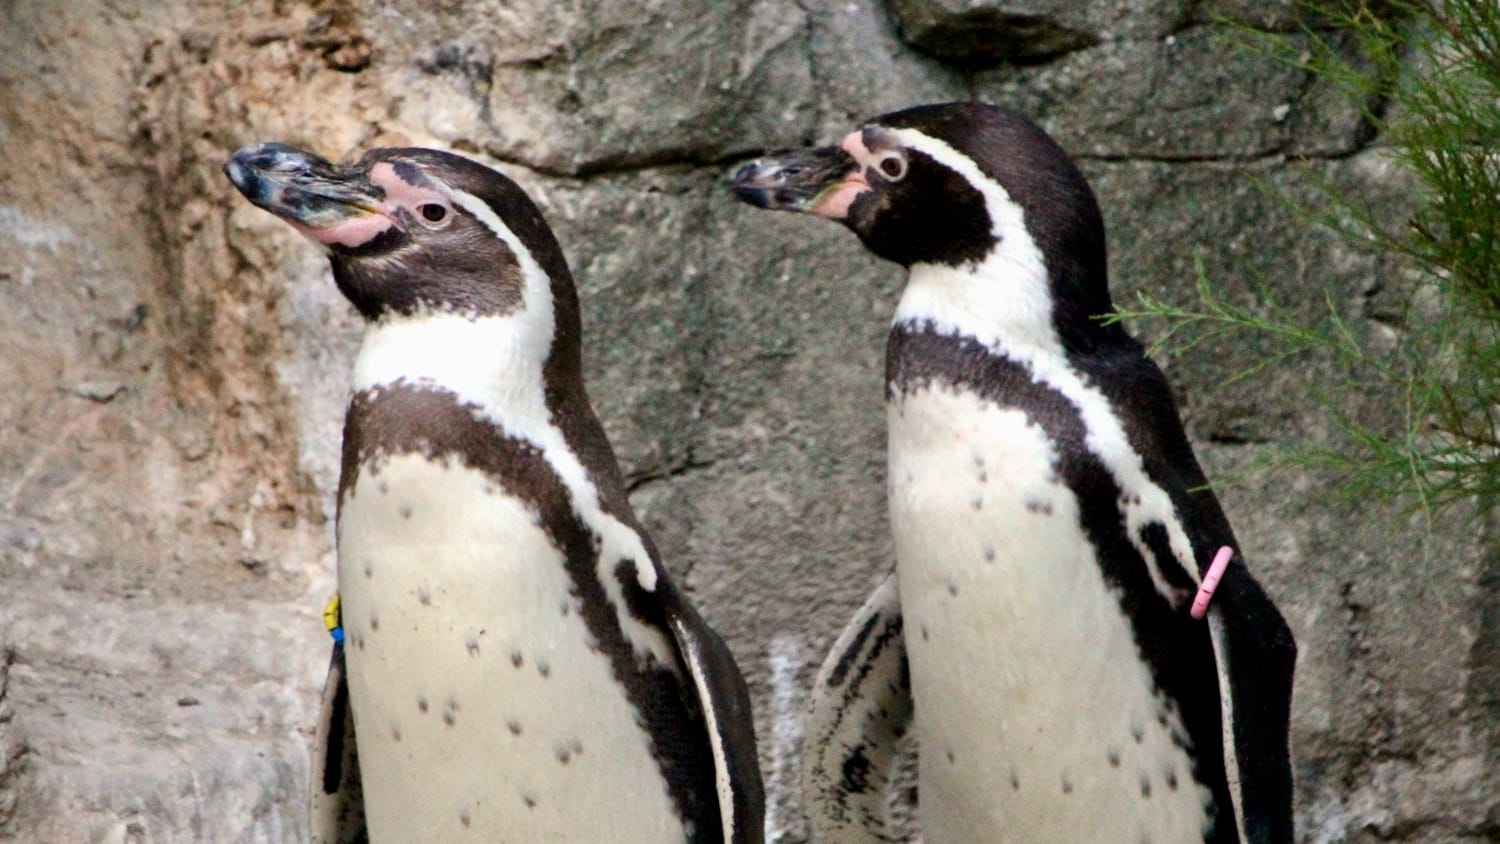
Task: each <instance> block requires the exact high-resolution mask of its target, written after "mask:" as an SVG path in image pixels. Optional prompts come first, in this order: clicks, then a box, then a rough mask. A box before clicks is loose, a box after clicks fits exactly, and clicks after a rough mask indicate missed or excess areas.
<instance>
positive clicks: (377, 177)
mask: <svg viewBox="0 0 1500 844" xmlns="http://www.w3.org/2000/svg"><path fill="white" fill-rule="evenodd" d="M370 181H371V182H372V183H373V184H375V185H377V186H379V187H380V188H381V189H382V190H384V191H385V199H384V201H381V202H378V203H377V204H376V206H375V208H373V209H370V210H368V211H365V212H364V213H361V214H359V215H357V216H354V217H350V218H348V219H345V220H339V221H338V222H336V223H334V224H332V225H328V226H321V227H316V228H314V227H312V226H308V225H304V224H301V223H298V222H296V221H292V225H294V226H296V227H297V229H298V230H299V231H301V232H302V233H303V234H305V235H307V236H308V237H309V238H311V239H313V240H315V241H317V242H318V243H322V244H324V245H326V246H335V245H337V246H343V247H347V248H350V249H353V248H356V247H359V246H362V245H364V244H366V243H369V242H370V241H372V240H374V239H375V238H376V237H379V236H380V235H381V234H383V233H384V232H386V231H387V230H389V229H390V228H392V227H394V226H397V225H400V224H399V222H398V221H397V215H396V210H397V209H398V208H405V209H407V211H409V212H410V213H411V214H413V215H415V214H416V213H417V209H418V208H419V207H421V206H422V205H426V204H429V203H433V204H438V205H442V206H444V207H446V206H448V205H449V204H450V203H449V200H448V197H446V196H445V195H443V194H442V193H440V192H438V191H436V190H433V189H432V188H429V187H424V186H422V185H414V184H412V183H411V182H408V181H406V180H405V179H403V178H401V177H400V176H399V175H397V173H396V168H394V167H392V166H391V165H390V164H387V163H385V162H381V163H379V164H376V165H375V166H374V167H371V168H370Z"/></svg>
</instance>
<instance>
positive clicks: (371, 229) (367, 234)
mask: <svg viewBox="0 0 1500 844" xmlns="http://www.w3.org/2000/svg"><path fill="white" fill-rule="evenodd" d="M289 222H291V224H292V226H293V227H294V228H295V229H297V231H300V232H302V233H303V234H304V235H307V237H309V238H311V239H312V240H315V241H317V242H318V243H321V244H323V245H324V246H344V247H347V248H349V249H354V248H356V247H359V246H363V245H364V244H366V243H369V242H370V241H372V240H374V239H375V238H376V237H378V236H380V234H381V233H383V232H385V231H386V230H387V229H390V228H392V227H393V226H395V225H396V221H395V219H394V218H392V217H390V216H389V215H388V214H387V213H386V212H385V211H366V212H364V213H362V214H360V215H359V216H358V217H350V218H349V219H347V220H340V221H339V222H337V223H334V224H333V225H331V226H323V227H321V228H313V227H312V226H306V225H303V224H302V223H298V222H296V221H289Z"/></svg>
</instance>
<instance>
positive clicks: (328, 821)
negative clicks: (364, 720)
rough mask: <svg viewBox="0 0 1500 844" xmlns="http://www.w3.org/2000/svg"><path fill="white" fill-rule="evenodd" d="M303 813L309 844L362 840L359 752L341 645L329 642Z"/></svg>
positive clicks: (359, 843)
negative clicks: (330, 650)
mask: <svg viewBox="0 0 1500 844" xmlns="http://www.w3.org/2000/svg"><path fill="white" fill-rule="evenodd" d="M311 791H312V794H311V796H310V803H309V806H308V809H309V811H308V815H309V817H310V819H311V822H312V823H311V825H312V844H365V842H368V841H369V835H368V833H367V832H366V830H365V803H364V795H363V792H362V790H361V788H360V779H359V754H358V752H357V750H356V748H355V740H354V711H353V710H352V709H350V707H349V684H348V683H347V682H345V679H344V646H343V645H342V644H336V645H334V646H333V658H332V659H331V660H330V661H329V665H328V681H327V682H326V683H325V684H324V686H323V706H322V710H321V711H320V713H319V715H318V733H317V737H316V738H315V739H314V740H313V754H312V782H311Z"/></svg>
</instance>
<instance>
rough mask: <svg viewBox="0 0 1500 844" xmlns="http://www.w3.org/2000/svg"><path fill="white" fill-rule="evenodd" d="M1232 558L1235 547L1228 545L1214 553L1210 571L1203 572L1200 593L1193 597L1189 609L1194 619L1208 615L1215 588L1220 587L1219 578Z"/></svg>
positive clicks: (1199, 587) (1199, 586) (1209, 565)
mask: <svg viewBox="0 0 1500 844" xmlns="http://www.w3.org/2000/svg"><path fill="white" fill-rule="evenodd" d="M1232 559H1234V549H1233V548H1230V547H1229V546H1228V545H1225V546H1224V547H1222V548H1220V549H1219V551H1218V553H1216V554H1214V559H1213V562H1211V563H1209V564H1208V571H1206V572H1204V573H1203V581H1202V582H1201V583H1199V584H1198V594H1197V596H1196V597H1194V598H1193V606H1192V609H1190V610H1188V615H1190V616H1192V617H1193V618H1194V619H1201V618H1203V617H1204V616H1205V615H1208V602H1209V601H1210V600H1212V599H1213V596H1214V590H1215V589H1217V588H1219V579H1220V578H1222V577H1223V576H1224V570H1225V569H1227V568H1229V561H1230V560H1232Z"/></svg>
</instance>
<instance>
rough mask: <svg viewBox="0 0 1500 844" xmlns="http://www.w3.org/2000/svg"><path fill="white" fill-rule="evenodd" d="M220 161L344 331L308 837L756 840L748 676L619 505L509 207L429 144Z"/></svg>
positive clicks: (539, 234)
mask: <svg viewBox="0 0 1500 844" xmlns="http://www.w3.org/2000/svg"><path fill="white" fill-rule="evenodd" d="M225 172H226V174H227V176H228V177H229V180H230V181H231V182H232V183H233V184H234V186H235V187H236V188H238V189H239V191H240V192H241V193H242V194H243V195H244V196H245V197H246V198H247V199H248V200H249V201H250V202H252V203H253V204H255V205H257V206H259V207H260V208H262V209H264V210H266V211H269V212H271V213H272V214H274V215H276V216H277V217H280V218H281V219H283V220H285V221H286V222H288V223H290V224H291V225H292V226H293V227H294V228H295V229H297V230H298V231H299V232H301V233H302V234H304V235H306V236H307V237H308V238H310V239H311V240H313V241H314V242H315V243H317V244H319V245H320V246H322V247H323V248H324V249H325V250H326V251H327V254H328V257H329V260H330V263H331V265H332V268H333V278H334V281H335V283H336V284H337V285H338V289H339V290H340V291H341V292H342V293H343V295H344V296H345V298H347V299H348V300H349V302H350V303H351V304H352V305H353V307H354V308H355V309H356V310H357V311H358V312H359V314H360V315H361V316H362V317H363V318H364V320H365V329H364V336H363V341H362V343H361V346H360V348H359V352H358V354H357V357H356V359H355V362H354V367H353V375H352V384H351V398H350V400H349V404H348V410H347V415H346V418H345V422H344V433H343V461H342V470H341V473H340V477H339V489H338V507H337V530H336V533H337V545H338V586H339V599H340V621H341V625H340V629H341V631H342V636H343V641H342V643H341V644H339V645H336V646H335V649H334V656H333V663H332V668H331V670H330V673H329V681H328V685H327V689H326V692H325V696H324V707H323V713H322V717H321V719H320V723H319V726H318V731H317V733H318V737H317V742H318V745H317V747H316V748H315V757H316V761H315V764H314V771H313V777H312V779H313V782H312V816H313V835H312V839H313V840H314V841H320V842H352V841H361V840H366V836H368V840H370V841H374V842H412V841H451V842H460V841H484V842H540V841H557V842H564V841H573V842H604V841H609V842H631V843H634V842H640V844H646V842H653V844H661V843H662V842H673V844H682V842H693V843H694V844H696V843H697V842H725V844H741V842H744V844H759V842H761V841H763V837H764V833H763V829H762V824H763V802H764V801H763V794H762V785H761V779H760V773H759V770H758V767H757V764H756V752H755V736H754V730H753V726H752V721H751V709H750V700H749V695H748V691H747V688H746V685H745V682H744V680H743V678H742V676H741V674H740V672H739V669H738V668H737V666H736V664H735V661H734V658H733V656H732V655H731V654H730V651H729V649H728V648H727V647H726V646H725V644H724V643H723V641H722V640H721V639H720V638H719V637H718V636H717V635H716V634H715V633H714V631H713V630H711V629H710V628H709V627H708V625H707V624H705V623H704V621H703V619H702V618H701V617H700V616H699V614H698V612H697V611H696V610H695V609H694V608H693V606H692V605H691V604H690V603H689V602H688V600H687V598H686V597H685V596H684V595H683V594H682V592H681V591H679V590H678V588H677V587H676V585H674V583H673V582H672V580H671V579H670V578H669V577H668V575H667V572H666V571H665V570H664V569H663V567H662V563H661V560H660V557H659V555H658V553H657V550H656V548H655V546H654V545H653V543H652V541H651V538H650V537H649V536H648V535H647V534H646V532H645V531H644V530H643V529H642V527H641V525H640V523H639V522H638V520H637V519H636V516H635V514H634V513H633V512H632V510H631V507H630V504H629V502H628V500H627V499H626V495H625V488H624V485H623V483H622V481H621V476H620V471H619V468H618V466H617V464H616V462H615V457H614V454H613V452H612V450H611V448H610V445H609V442H608V441H607V440H606V438H605V435H604V431H603V429H602V427H601V426H600V424H599V421H598V419H597V418H596V416H595V415H594V411H593V409H592V407H591V405H590V403H589V399H588V395H587V393H586V392H585V389H584V382H583V377H582V361H581V349H580V331H581V328H580V319H579V305H578V297H577V293H576V292H575V288H574V285H573V279H572V277H571V275H570V274H569V271H568V266H567V263H566V261H565V259H564V257H563V253H562V250H561V248H560V247H559V245H558V243H557V240H556V239H555V238H554V236H553V234H552V232H551V230H550V229H549V228H548V226H547V223H546V222H545V220H544V219H543V217H542V215H541V213H540V211H539V210H538V209H537V207H536V206H535V205H534V204H533V203H532V201H531V199H530V198H529V197H528V196H527V195H526V194H525V192H524V191H523V190H522V189H521V188H520V187H519V186H518V185H516V183H515V182H513V181H511V180H510V179H509V178H507V177H506V176H504V175H502V174H501V173H499V172H497V171H495V170H493V169H491V168H489V167H486V166H484V165H482V164H480V163H478V162H476V161H473V160H470V159H468V158H464V157H462V156H458V155H454V154H451V153H446V152H440V151H435V150H427V149H375V150H371V151H370V152H369V153H367V154H366V155H364V156H363V157H362V158H360V159H359V160H358V161H357V162H355V163H353V164H348V165H337V164H333V163H330V162H329V161H327V160H324V159H322V158H319V157H318V156H316V155H313V154H311V153H308V152H304V151H301V150H298V149H294V148H292V147H288V146H283V145H278V144H262V145H258V146H251V147H247V148H245V149H242V150H240V151H238V152H236V153H235V154H234V156H233V157H232V159H231V160H230V161H229V162H228V164H227V165H226V167H225Z"/></svg>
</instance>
